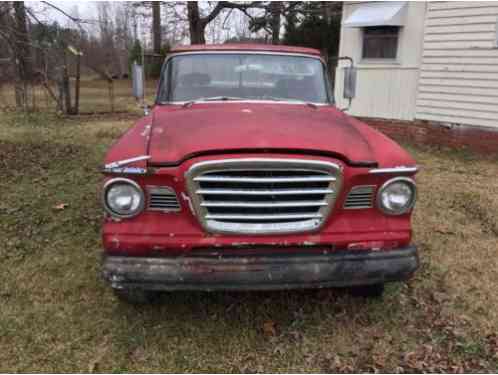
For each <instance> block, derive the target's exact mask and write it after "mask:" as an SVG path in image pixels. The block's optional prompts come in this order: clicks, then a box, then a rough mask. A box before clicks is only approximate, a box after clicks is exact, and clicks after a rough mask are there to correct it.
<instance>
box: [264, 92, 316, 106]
mask: <svg viewBox="0 0 498 375" xmlns="http://www.w3.org/2000/svg"><path fill="white" fill-rule="evenodd" d="M263 99H265V100H273V101H275V102H292V103H298V104H306V105H307V106H308V107H311V108H317V107H318V106H317V105H316V104H315V103H312V102H307V101H306V100H301V99H292V98H278V97H276V96H268V95H265V96H264V97H263Z"/></svg>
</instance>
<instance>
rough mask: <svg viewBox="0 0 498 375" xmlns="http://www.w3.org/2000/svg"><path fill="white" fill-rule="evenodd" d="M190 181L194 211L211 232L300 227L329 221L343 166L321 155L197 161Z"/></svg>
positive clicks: (258, 231) (314, 226) (307, 228)
mask: <svg viewBox="0 0 498 375" xmlns="http://www.w3.org/2000/svg"><path fill="white" fill-rule="evenodd" d="M187 183H188V190H189V194H190V197H191V199H192V203H193V207H194V210H195V211H196V215H197V217H198V218H199V220H200V222H201V224H202V225H203V226H204V228H205V229H206V230H207V231H209V232H215V233H247V234H266V233H287V232H302V231H310V230H315V229H318V228H319V227H320V226H321V225H322V224H323V223H324V222H325V219H326V218H327V217H328V215H329V214H330V211H331V209H332V207H333V204H334V202H335V199H336V196H337V192H338V191H339V190H340V187H341V183H342V169H341V167H340V166H339V165H337V164H334V163H329V162H325V161H317V160H300V159H299V160H297V159H270V158H268V159H266V158H265V159H263V158H261V159H259V158H257V159H256V158H254V159H253V158H251V159H228V160H219V161H218V160H216V161H208V162H200V163H197V164H195V165H193V166H192V167H191V168H190V169H189V171H188V172H187Z"/></svg>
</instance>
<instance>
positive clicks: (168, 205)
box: [147, 186, 180, 212]
mask: <svg viewBox="0 0 498 375" xmlns="http://www.w3.org/2000/svg"><path fill="white" fill-rule="evenodd" d="M147 192H148V198H149V202H148V206H147V207H148V210H151V211H165V212H171V211H180V203H179V202H178V198H177V196H176V193H175V191H174V190H173V189H171V188H169V187H167V186H148V187H147Z"/></svg>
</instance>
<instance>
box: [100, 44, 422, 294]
mask: <svg viewBox="0 0 498 375" xmlns="http://www.w3.org/2000/svg"><path fill="white" fill-rule="evenodd" d="M348 73H350V71H349V72H348ZM350 84H351V82H349V83H348V82H345V86H348V85H350ZM345 90H350V91H351V90H352V91H354V87H345ZM416 172H417V166H416V163H415V161H414V160H413V159H412V157H411V156H410V155H409V154H408V153H407V152H406V151H404V150H403V149H402V148H401V147H400V146H399V145H397V144H396V143H395V142H393V141H392V140H391V139H389V138H387V137H386V136H384V135H383V134H381V133H379V132H378V131H376V130H374V129H372V128H370V127H369V126H367V125H366V124H365V123H363V122H361V121H359V120H357V119H355V118H353V117H350V116H348V115H347V114H345V113H344V112H343V111H341V110H340V109H338V108H337V107H336V106H335V104H334V97H333V93H332V85H331V82H330V79H329V76H328V70H327V67H326V64H325V62H324V61H323V59H322V58H321V57H320V53H319V51H317V50H314V49H309V48H298V47H287V46H269V45H247V44H240V45H233V44H232V45H230V44H225V45H208V46H204V45H202V46H201V45H199V46H187V47H178V48H176V49H174V50H173V51H172V53H171V54H170V55H168V57H167V58H166V61H165V63H164V66H163V69H162V74H161V79H160V81H159V85H158V90H157V97H156V101H155V105H154V107H153V108H152V110H151V111H150V113H149V114H147V115H146V116H145V117H144V118H142V119H140V120H139V121H138V122H137V123H136V124H135V125H134V126H133V127H131V128H130V129H129V130H128V131H127V132H126V133H125V134H124V135H123V136H122V137H121V138H120V139H119V140H118V141H117V142H116V143H115V144H114V145H113V146H112V147H111V149H110V150H109V152H108V153H107V156H106V160H105V165H104V168H103V173H104V175H105V181H104V186H103V193H102V201H103V206H104V208H105V211H106V216H105V219H104V223H103V234H102V236H103V246H104V257H103V275H104V278H105V279H106V280H107V281H108V282H109V283H110V285H111V287H112V288H113V289H114V291H115V292H116V294H117V295H118V296H119V297H121V298H123V299H125V300H127V301H129V302H135V303H140V302H147V301H150V300H152V299H153V298H155V297H156V296H157V295H158V292H161V291H175V290H205V291H212V290H269V289H291V288H326V287H349V288H351V289H352V290H353V291H355V292H357V293H359V294H363V295H373V296H380V295H381V294H382V291H383V287H384V283H385V282H388V281H400V280H405V279H407V278H409V277H410V276H411V275H412V274H413V273H414V271H415V270H416V269H417V267H418V264H419V260H418V254H417V249H416V247H415V246H414V245H412V244H411V235H412V229H411V212H412V208H413V206H414V203H415V199H416V187H415V182H414V179H413V176H414V175H415V173H416Z"/></svg>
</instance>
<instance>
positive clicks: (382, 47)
mask: <svg viewBox="0 0 498 375" xmlns="http://www.w3.org/2000/svg"><path fill="white" fill-rule="evenodd" d="M398 35H399V27H397V26H375V27H365V28H363V56H362V57H363V58H364V59H395V58H396V55H397V53H398Z"/></svg>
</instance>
